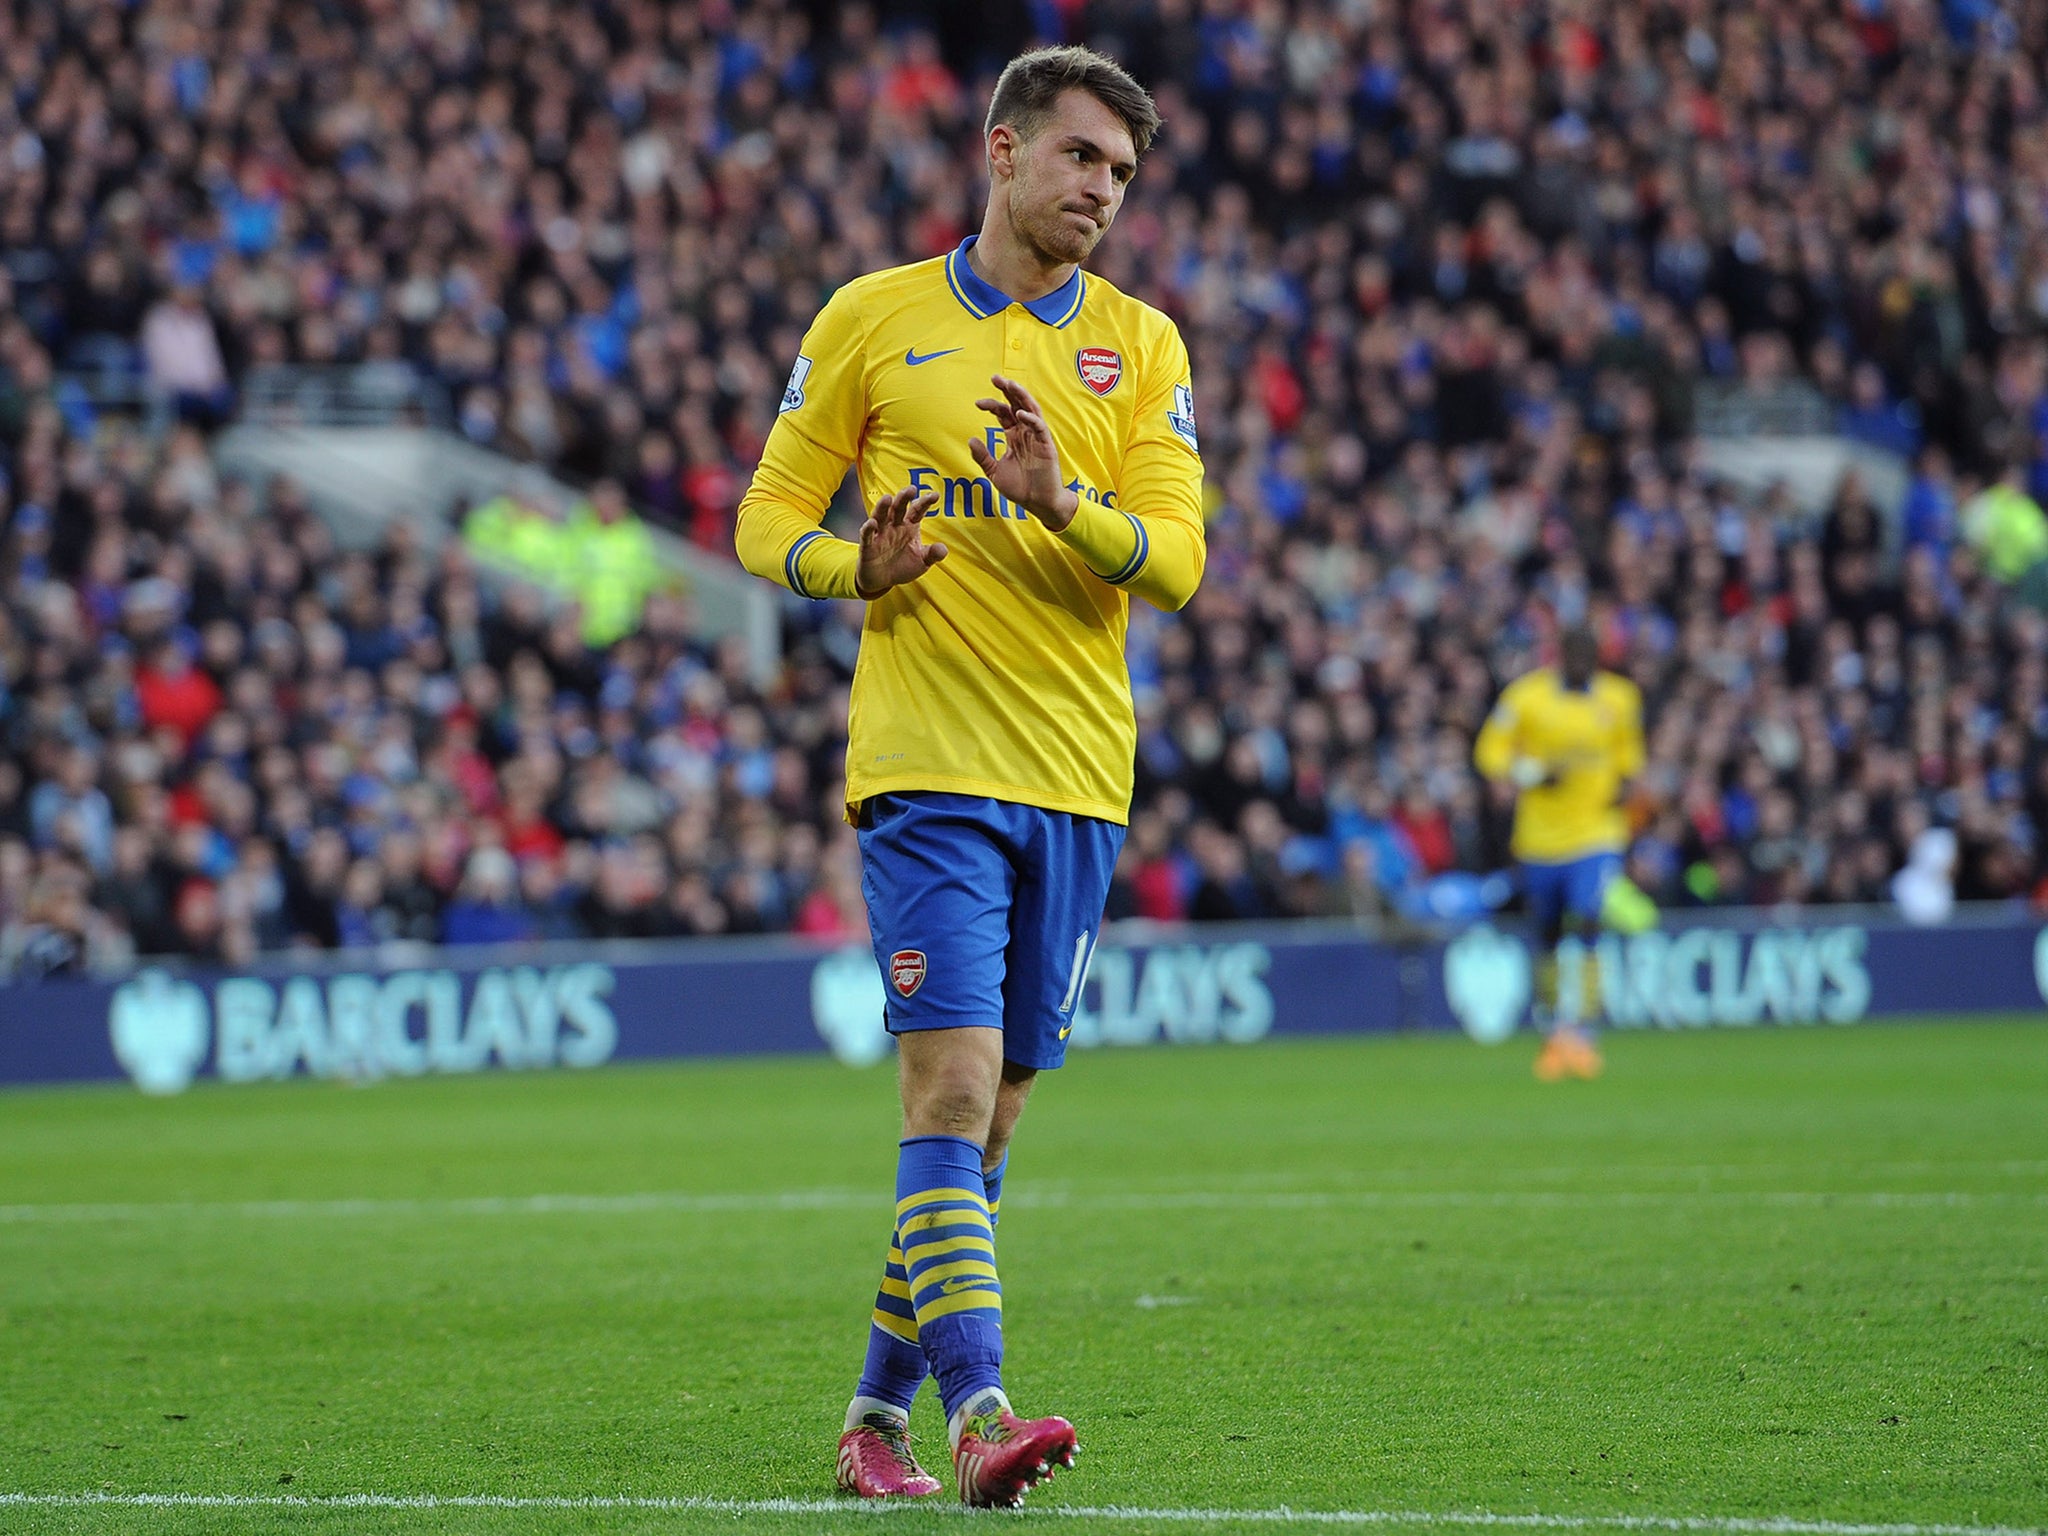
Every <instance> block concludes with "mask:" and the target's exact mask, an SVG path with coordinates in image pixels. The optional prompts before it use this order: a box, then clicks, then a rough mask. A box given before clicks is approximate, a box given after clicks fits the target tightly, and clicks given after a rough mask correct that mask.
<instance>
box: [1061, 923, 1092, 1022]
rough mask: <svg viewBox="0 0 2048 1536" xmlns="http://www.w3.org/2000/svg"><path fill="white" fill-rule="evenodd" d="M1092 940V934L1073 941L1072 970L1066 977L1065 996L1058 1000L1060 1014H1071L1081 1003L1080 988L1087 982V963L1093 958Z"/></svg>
mask: <svg viewBox="0 0 2048 1536" xmlns="http://www.w3.org/2000/svg"><path fill="white" fill-rule="evenodd" d="M1093 939H1094V935H1093V934H1089V933H1084V934H1082V935H1081V937H1079V938H1078V939H1076V940H1074V969H1073V972H1072V974H1070V975H1069V976H1068V977H1067V995H1066V996H1065V997H1063V998H1061V999H1060V1012H1061V1013H1072V1012H1073V1011H1074V1005H1075V1004H1076V1003H1078V1002H1080V1001H1081V986H1082V983H1084V982H1085V981H1087V980H1088V963H1089V962H1090V961H1091V960H1093V959H1094V958H1095V945H1094V944H1093V942H1091V941H1092V940H1093Z"/></svg>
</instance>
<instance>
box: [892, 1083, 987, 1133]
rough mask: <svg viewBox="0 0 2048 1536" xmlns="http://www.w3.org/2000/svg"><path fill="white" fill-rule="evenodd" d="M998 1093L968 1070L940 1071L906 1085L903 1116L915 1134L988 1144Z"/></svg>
mask: <svg viewBox="0 0 2048 1536" xmlns="http://www.w3.org/2000/svg"><path fill="white" fill-rule="evenodd" d="M994 1113H995V1095H994V1094H993V1093H992V1092H991V1091H990V1089H989V1086H988V1085H987V1084H986V1083H984V1082H982V1081H980V1080H979V1079H978V1078H977V1077H976V1076H974V1075H973V1074H971V1073H966V1072H949V1071H939V1072H934V1073H930V1074H926V1075H924V1076H923V1077H922V1078H921V1079H920V1080H919V1081H917V1082H915V1083H907V1084H905V1085H904V1094H903V1119H904V1124H905V1128H906V1129H907V1130H908V1131H909V1133H910V1134H911V1135H913V1136H964V1137H966V1138H967V1140H969V1141H972V1142H977V1143H980V1144H982V1145H984V1146H985V1145H987V1142H988V1133H989V1122H990V1120H991V1119H992V1118H993V1116H994Z"/></svg>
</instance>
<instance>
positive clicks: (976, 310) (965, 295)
mask: <svg viewBox="0 0 2048 1536" xmlns="http://www.w3.org/2000/svg"><path fill="white" fill-rule="evenodd" d="M980 238H981V236H979V235H969V236H968V237H967V238H966V239H965V240H962V241H961V242H960V246H959V249H957V250H954V251H951V252H949V253H948V254H947V256H946V286H947V287H948V288H951V289H952V290H953V297H954V298H956V299H958V300H959V301H960V307H961V308H962V309H964V310H966V311H967V313H969V314H970V315H972V316H974V318H975V319H977V320H986V319H988V318H989V317H990V316H991V315H1000V314H1001V313H1002V312H1003V311H1004V310H1006V309H1008V308H1009V307H1010V306H1011V305H1012V304H1022V305H1023V306H1024V307H1025V308H1026V309H1028V310H1030V311H1031V313H1032V314H1033V315H1035V316H1037V317H1038V318H1039V319H1040V320H1043V321H1044V322H1045V323H1046V324H1047V325H1049V326H1051V327H1052V328H1053V329H1054V330H1064V329H1065V328H1066V327H1067V325H1068V323H1069V322H1071V321H1072V320H1073V318H1074V316H1076V315H1078V314H1079V313H1081V299H1082V296H1083V295H1084V294H1085V293H1086V292H1087V289H1088V282H1087V279H1086V278H1084V277H1082V276H1081V269H1080V268H1079V267H1076V268H1074V275H1073V276H1072V277H1070V278H1068V279H1067V280H1066V281H1065V282H1064V283H1061V284H1060V285H1059V287H1057V288H1055V289H1053V291H1052V292H1051V293H1048V294H1047V295H1046V296H1045V297H1044V298H1042V299H1029V300H1026V299H1013V298H1011V297H1010V296H1009V295H1008V294H1007V293H1005V292H1003V290H1002V289H1000V288H997V287H995V286H994V285H992V284H990V283H985V282H983V281H982V280H981V279H980V278H979V277H976V276H975V275H974V268H972V267H971V266H969V265H968V264H967V251H968V248H969V247H970V246H972V245H973V244H974V242H975V241H977V240H979V239H980Z"/></svg>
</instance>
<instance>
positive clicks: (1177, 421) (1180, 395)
mask: <svg viewBox="0 0 2048 1536" xmlns="http://www.w3.org/2000/svg"><path fill="white" fill-rule="evenodd" d="M1166 424H1167V425H1168V426H1170V427H1172V428H1173V430H1174V435H1175V436H1177V437H1178V438H1179V439H1180V440H1181V441H1182V442H1184V443H1186V444H1187V445H1188V446H1189V447H1190V448H1192V449H1194V450H1195V452H1197V453H1200V452H1201V451H1202V445H1201V444H1200V443H1198V442H1196V441H1195V390H1194V386H1193V385H1191V384H1176V385H1174V386H1173V404H1172V405H1171V406H1169V407H1168V408H1167V411H1166Z"/></svg>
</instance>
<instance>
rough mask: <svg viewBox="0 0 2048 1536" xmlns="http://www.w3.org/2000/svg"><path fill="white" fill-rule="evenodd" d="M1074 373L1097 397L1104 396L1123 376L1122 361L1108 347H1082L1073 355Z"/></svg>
mask: <svg viewBox="0 0 2048 1536" xmlns="http://www.w3.org/2000/svg"><path fill="white" fill-rule="evenodd" d="M1074 371H1075V372H1076V373H1078V374H1080V375H1081V382H1082V383H1083V384H1086V385H1087V386H1088V388H1089V389H1090V390H1092V391H1094V392H1095V393H1096V394H1098V395H1106V394H1108V393H1109V392H1110V391H1111V390H1112V389H1115V388H1116V386H1117V380H1119V379H1121V378H1122V377H1123V376H1124V360H1123V358H1122V357H1121V356H1120V355H1119V354H1117V353H1116V352H1114V351H1112V350H1110V349H1109V348H1108V347H1083V348H1082V349H1081V350H1080V351H1078V352H1076V353H1075V354H1074Z"/></svg>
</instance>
